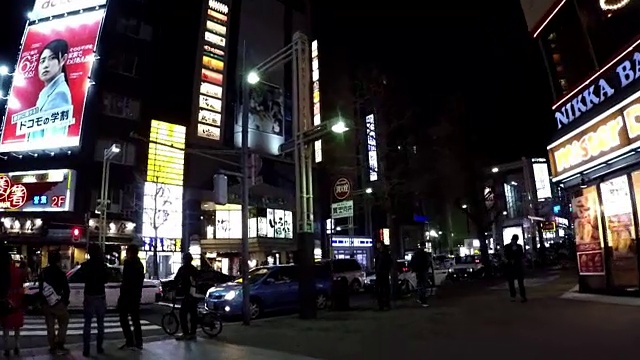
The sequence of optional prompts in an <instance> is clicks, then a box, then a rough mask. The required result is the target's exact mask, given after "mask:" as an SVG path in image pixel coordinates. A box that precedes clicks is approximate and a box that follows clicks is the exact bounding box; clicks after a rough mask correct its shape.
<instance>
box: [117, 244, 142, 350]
mask: <svg viewBox="0 0 640 360" xmlns="http://www.w3.org/2000/svg"><path fill="white" fill-rule="evenodd" d="M138 251H139V249H138V246H137V245H134V244H131V245H129V246H127V255H126V258H125V260H124V264H123V268H122V284H121V285H120V296H119V297H118V313H119V315H120V326H121V327H122V334H123V335H124V339H125V343H124V345H122V346H120V349H122V350H124V349H136V348H137V349H139V350H142V327H141V325H140V300H141V299H142V286H143V284H144V266H143V265H142V261H140V257H138ZM129 316H131V325H133V333H132V332H131V325H130V324H129Z"/></svg>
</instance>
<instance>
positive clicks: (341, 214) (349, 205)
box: [331, 200, 353, 219]
mask: <svg viewBox="0 0 640 360" xmlns="http://www.w3.org/2000/svg"><path fill="white" fill-rule="evenodd" d="M351 216H353V200H347V201H341V202H338V203H335V204H331V217H332V218H334V219H340V218H346V217H351Z"/></svg>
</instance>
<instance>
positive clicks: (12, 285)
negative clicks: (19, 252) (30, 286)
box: [1, 253, 27, 357]
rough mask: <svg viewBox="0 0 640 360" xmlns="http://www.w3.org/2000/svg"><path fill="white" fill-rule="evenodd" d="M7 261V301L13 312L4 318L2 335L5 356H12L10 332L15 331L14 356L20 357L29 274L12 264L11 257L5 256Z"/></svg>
mask: <svg viewBox="0 0 640 360" xmlns="http://www.w3.org/2000/svg"><path fill="white" fill-rule="evenodd" d="M2 256H4V257H5V258H6V260H5V261H7V262H9V264H10V265H9V267H8V268H7V269H6V270H7V271H8V273H9V289H8V293H7V300H8V301H9V302H10V303H11V307H12V311H11V312H10V313H9V314H8V315H6V316H3V317H2V321H1V325H2V335H3V339H4V356H6V357H8V356H10V355H11V347H10V346H9V332H10V331H11V330H13V339H14V343H13V354H14V355H16V356H19V355H20V329H21V328H22V327H23V326H24V283H25V282H26V280H27V272H26V270H24V268H22V267H17V266H15V265H13V264H12V262H11V255H9V254H8V253H6V254H3V255H2Z"/></svg>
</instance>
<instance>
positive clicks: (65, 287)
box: [38, 251, 71, 355]
mask: <svg viewBox="0 0 640 360" xmlns="http://www.w3.org/2000/svg"><path fill="white" fill-rule="evenodd" d="M48 260H49V266H47V267H45V268H44V269H42V272H41V273H40V277H39V279H38V285H39V288H40V296H41V301H42V312H43V313H44V319H45V323H46V324H47V340H48V342H49V352H50V353H51V354H52V355H63V354H66V353H68V352H69V350H67V349H66V348H65V347H64V344H65V342H66V339H67V326H68V325H69V311H68V310H67V306H69V295H70V293H71V292H70V290H69V281H68V280H67V274H65V273H64V271H62V269H61V268H60V260H61V259H60V253H59V252H57V251H51V252H49V259H48ZM56 321H57V322H58V334H56Z"/></svg>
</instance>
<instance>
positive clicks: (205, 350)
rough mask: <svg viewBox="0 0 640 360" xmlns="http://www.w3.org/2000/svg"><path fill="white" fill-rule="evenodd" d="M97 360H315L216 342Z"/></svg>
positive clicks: (109, 352) (161, 344) (156, 347)
mask: <svg viewBox="0 0 640 360" xmlns="http://www.w3.org/2000/svg"><path fill="white" fill-rule="evenodd" d="M92 351H93V354H92V358H94V359H113V360H120V359H122V360H124V359H127V360H131V359H140V360H147V359H148V360H151V359H153V360H175V359H189V358H191V359H194V360H195V359H207V360H276V359H277V360H314V359H313V358H309V357H303V356H297V355H291V354H287V353H282V352H278V351H273V350H263V349H256V348H252V347H247V346H237V345H230V344H224V343H220V342H218V341H215V340H205V339H199V340H198V341H187V342H178V341H176V340H174V339H169V340H161V341H155V342H148V343H146V344H145V348H144V350H142V351H130V350H118V348H117V345H115V344H109V346H105V351H106V353H105V354H104V355H96V354H95V345H94V347H93V348H92ZM22 359H32V360H44V359H52V356H50V355H38V356H33V357H27V356H23V357H22ZM55 359H69V360H71V359H74V360H75V359H84V357H83V356H82V351H81V350H74V351H72V352H71V354H69V355H66V356H56V357H55Z"/></svg>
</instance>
